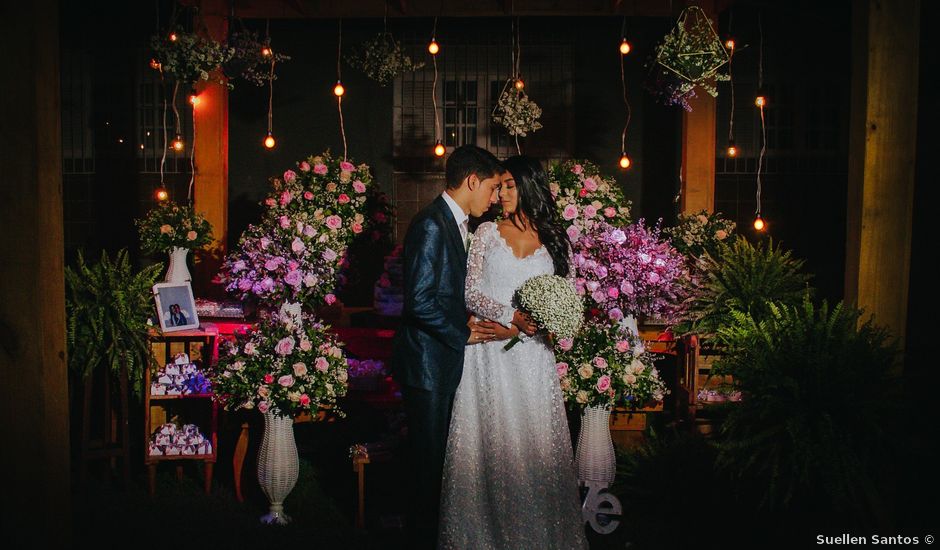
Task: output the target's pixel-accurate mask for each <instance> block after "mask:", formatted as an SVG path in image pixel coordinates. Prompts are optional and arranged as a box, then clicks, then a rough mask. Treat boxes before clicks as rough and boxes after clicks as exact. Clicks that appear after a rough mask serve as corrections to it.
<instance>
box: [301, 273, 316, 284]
mask: <svg viewBox="0 0 940 550" xmlns="http://www.w3.org/2000/svg"><path fill="white" fill-rule="evenodd" d="M304 284H305V285H307V286H308V287H311V286H313V285H315V284H317V278H316V277H315V276H314V275H313V274H312V273H307V275H306V276H305V277H304Z"/></svg>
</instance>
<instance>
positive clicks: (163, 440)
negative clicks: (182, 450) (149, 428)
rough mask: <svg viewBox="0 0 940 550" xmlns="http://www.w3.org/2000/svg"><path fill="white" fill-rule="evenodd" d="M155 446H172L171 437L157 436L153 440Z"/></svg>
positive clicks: (165, 435)
mask: <svg viewBox="0 0 940 550" xmlns="http://www.w3.org/2000/svg"><path fill="white" fill-rule="evenodd" d="M153 444H154V445H159V446H166V445H169V444H170V436H169V435H167V434H156V436H155V437H154V438H153Z"/></svg>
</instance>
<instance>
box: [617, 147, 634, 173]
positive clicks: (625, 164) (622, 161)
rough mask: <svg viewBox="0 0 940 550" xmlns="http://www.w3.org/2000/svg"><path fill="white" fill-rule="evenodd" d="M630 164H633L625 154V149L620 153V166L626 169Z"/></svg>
mask: <svg viewBox="0 0 940 550" xmlns="http://www.w3.org/2000/svg"><path fill="white" fill-rule="evenodd" d="M631 164H633V162H632V161H631V160H630V157H628V156H627V153H626V151H624V152H622V153H621V155H620V167H621V168H623V169H624V170H626V169H627V168H629V167H630V165H631Z"/></svg>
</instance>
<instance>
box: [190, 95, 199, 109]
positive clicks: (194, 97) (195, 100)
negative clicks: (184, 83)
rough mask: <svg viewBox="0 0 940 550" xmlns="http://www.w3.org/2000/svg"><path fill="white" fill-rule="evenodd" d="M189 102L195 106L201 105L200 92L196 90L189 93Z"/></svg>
mask: <svg viewBox="0 0 940 550" xmlns="http://www.w3.org/2000/svg"><path fill="white" fill-rule="evenodd" d="M189 103H190V104H191V105H192V106H193V107H195V106H196V105H199V94H197V93H196V92H193V93H191V94H189Z"/></svg>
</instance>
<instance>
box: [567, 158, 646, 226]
mask: <svg viewBox="0 0 940 550" xmlns="http://www.w3.org/2000/svg"><path fill="white" fill-rule="evenodd" d="M549 188H550V189H551V192H552V196H553V197H554V198H555V207H556V208H557V210H558V212H559V214H560V215H561V217H562V219H564V220H565V221H566V222H568V226H567V227H566V232H567V233H568V238H569V239H570V240H571V242H572V243H573V242H575V241H576V240H577V239H578V238H580V236H581V235H582V234H583V233H584V232H585V230H587V229H590V228H591V227H593V225H594V224H595V223H598V222H600V221H602V220H603V221H606V222H607V223H610V224H612V225H616V226H624V225H627V224H629V223H630V201H628V200H626V199H625V198H624V196H623V191H622V190H621V189H620V185H619V184H618V183H617V181H616V180H615V179H613V178H605V177H604V176H602V175H601V174H600V171H599V170H598V168H597V166H595V165H594V164H592V163H590V162H587V161H567V162H563V163H560V164H553V165H551V166H549Z"/></svg>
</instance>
